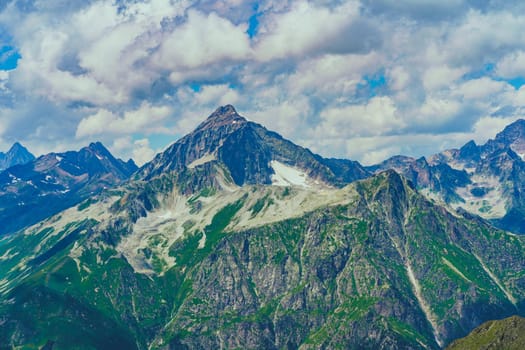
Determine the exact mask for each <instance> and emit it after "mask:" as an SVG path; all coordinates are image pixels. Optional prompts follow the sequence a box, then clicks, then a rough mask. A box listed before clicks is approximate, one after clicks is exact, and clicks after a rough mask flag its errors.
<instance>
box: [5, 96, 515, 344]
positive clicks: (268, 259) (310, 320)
mask: <svg viewBox="0 0 525 350" xmlns="http://www.w3.org/2000/svg"><path fill="white" fill-rule="evenodd" d="M408 163H410V161H409V162H408ZM427 165H428V166H432V165H430V164H428V162H427V164H426V165H425V163H424V162H421V163H420V165H418V167H420V168H421V169H422V168H424V167H426V166H427ZM404 166H405V165H404ZM408 166H409V164H408ZM444 171H448V168H445V170H444ZM364 177H366V178H364ZM363 178H364V179H363ZM524 238H525V237H524V236H518V235H514V234H511V233H508V232H506V231H503V230H501V229H497V228H495V227H494V226H492V225H491V224H490V223H489V222H487V221H486V220H484V219H483V218H481V217H479V216H475V215H472V214H470V213H468V212H466V211H464V210H460V211H455V210H452V209H450V208H448V207H444V206H441V205H440V204H439V203H437V202H436V201H434V202H433V201H431V200H429V199H428V198H427V197H426V196H424V195H422V194H421V193H420V192H419V191H418V188H417V186H416V185H415V184H414V182H412V181H411V180H408V179H407V178H406V177H404V176H402V175H400V174H399V173H398V172H396V171H394V170H385V171H379V170H378V172H377V174H375V175H373V176H371V175H370V173H369V172H368V171H367V170H364V169H363V168H362V167H361V166H360V165H358V164H357V163H355V162H351V161H343V160H336V159H325V158H322V157H320V156H318V155H315V154H313V153H312V152H310V151H309V150H307V149H305V148H302V147H300V146H297V145H294V144H293V143H292V142H290V141H288V140H286V139H284V138H282V137H281V136H279V135H278V134H276V133H274V132H271V131H268V130H267V129H265V128H264V127H263V126H261V125H259V124H256V123H252V122H250V121H247V120H246V119H245V118H243V117H241V116H239V115H238V114H237V112H236V111H235V109H234V108H233V107H232V106H225V107H221V108H219V109H218V110H217V111H215V112H214V113H213V114H212V115H211V116H210V117H209V118H208V119H207V120H205V121H204V122H203V123H202V124H201V125H199V126H198V127H197V129H196V130H195V131H193V132H192V133H190V134H189V135H187V136H185V137H183V138H182V139H180V140H179V141H177V142H175V143H174V144H173V145H172V146H170V147H169V148H168V149H167V150H166V151H165V152H163V153H160V154H159V155H157V156H156V157H155V159H154V160H153V161H152V162H150V163H148V164H146V165H144V166H143V167H142V168H141V169H139V171H138V172H136V173H135V174H134V175H133V176H132V179H131V180H129V181H127V182H125V183H124V184H122V185H121V186H120V187H117V188H113V189H108V190H106V191H102V192H101V193H100V194H99V195H97V196H96V197H91V198H90V199H89V200H88V201H85V202H83V203H81V204H78V205H75V206H72V207H70V208H68V209H66V210H63V211H61V212H60V213H58V214H57V215H54V216H52V217H49V218H47V219H45V220H43V221H41V222H39V223H36V224H35V225H33V226H31V227H28V228H26V229H24V230H23V231H21V232H19V233H17V234H12V235H9V236H6V237H4V238H3V239H1V240H0V257H1V259H0V342H1V343H0V348H11V347H15V348H16V347H27V348H42V347H47V348H48V349H49V348H52V349H69V348H87V349H117V348H118V349H220V348H223V349H334V348H344V349H439V348H443V347H445V346H446V345H447V344H449V343H451V342H452V341H453V340H455V339H457V338H459V337H463V336H465V335H467V334H468V333H469V332H470V331H472V330H473V329H474V328H475V327H477V326H479V325H480V324H481V323H483V322H484V321H488V320H491V319H495V318H503V317H507V316H511V315H515V314H521V315H523V314H524V313H525V274H523V270H524V269H523V267H524V266H525V249H524V246H525V241H524Z"/></svg>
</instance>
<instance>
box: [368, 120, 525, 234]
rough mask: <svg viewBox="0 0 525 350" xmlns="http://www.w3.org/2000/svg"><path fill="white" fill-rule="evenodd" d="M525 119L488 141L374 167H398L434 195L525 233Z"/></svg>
mask: <svg viewBox="0 0 525 350" xmlns="http://www.w3.org/2000/svg"><path fill="white" fill-rule="evenodd" d="M524 156H525V120H518V121H516V122H514V123H512V124H510V125H508V126H507V127H506V128H505V129H504V130H503V131H502V132H500V133H498V134H497V135H496V137H495V139H493V140H489V141H488V142H487V143H485V144H483V145H476V143H475V142H474V141H470V142H468V143H467V144H465V145H464V146H463V147H461V148H459V149H451V150H446V151H444V152H441V153H438V154H435V155H433V156H431V157H429V158H428V159H427V158H425V157H422V158H419V159H415V158H411V157H405V156H396V157H392V158H390V159H388V160H386V161H384V162H382V163H381V164H378V165H375V166H372V167H369V168H368V170H370V171H372V172H376V173H377V172H379V171H382V170H385V169H395V170H396V171H397V172H399V173H401V174H403V175H404V176H405V177H407V178H408V179H410V180H411V181H412V182H413V183H414V184H415V185H416V187H417V188H418V189H419V190H420V191H421V192H422V193H423V194H425V195H426V196H427V198H430V199H432V200H435V201H438V202H440V203H442V204H445V205H447V206H451V207H452V208H454V209H457V208H462V209H464V210H466V211H468V212H470V213H472V214H474V215H479V216H481V217H483V218H485V219H487V220H489V221H490V222H491V223H492V224H493V225H494V226H496V227H499V228H502V229H505V230H508V231H511V232H514V233H519V234H523V233H525V161H524Z"/></svg>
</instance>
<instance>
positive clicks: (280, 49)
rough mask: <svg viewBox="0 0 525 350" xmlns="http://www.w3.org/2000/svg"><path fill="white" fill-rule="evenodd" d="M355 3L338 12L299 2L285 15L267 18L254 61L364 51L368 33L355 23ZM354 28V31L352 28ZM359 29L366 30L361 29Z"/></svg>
mask: <svg viewBox="0 0 525 350" xmlns="http://www.w3.org/2000/svg"><path fill="white" fill-rule="evenodd" d="M358 13H359V6H358V3H357V2H353V1H350V2H347V3H345V4H344V5H341V6H339V7H337V8H334V9H330V8H326V7H317V6H315V5H312V4H311V3H309V2H306V1H301V2H297V3H295V4H294V6H293V7H292V8H291V9H290V10H289V11H287V12H284V13H280V14H277V15H275V16H270V17H268V18H266V20H265V21H264V23H263V24H262V27H261V29H260V33H261V39H260V41H259V42H258V44H257V46H256V49H255V50H256V59H258V60H262V61H266V60H271V59H279V58H284V57H288V56H290V55H292V56H294V55H301V54H306V53H311V52H312V51H314V50H319V49H320V50H321V51H327V52H330V51H338V52H350V51H360V50H363V49H366V46H367V44H368V43H367V42H365V40H364V37H363V35H361V36H359V39H357V37H358V35H356V36H353V35H352V33H351V32H352V29H353V31H354V32H356V33H354V34H358V32H359V31H363V32H364V33H361V34H367V29H368V30H369V31H370V30H371V28H361V27H359V25H358V24H357V23H354V21H356V20H357V17H358ZM353 24H355V26H354V27H352V25H353ZM362 27H366V26H365V25H362Z"/></svg>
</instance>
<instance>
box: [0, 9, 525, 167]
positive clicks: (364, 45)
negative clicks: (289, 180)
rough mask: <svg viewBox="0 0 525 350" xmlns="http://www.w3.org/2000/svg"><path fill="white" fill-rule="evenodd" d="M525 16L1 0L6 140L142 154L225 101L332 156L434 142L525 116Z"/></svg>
mask: <svg viewBox="0 0 525 350" xmlns="http://www.w3.org/2000/svg"><path fill="white" fill-rule="evenodd" d="M523 28H525V5H523V4H522V2H519V1H503V0H477V1H474V0H439V1H438V0H427V1H415V0H396V1H394V0H360V1H344V0H317V1H286V0H284V1H275V0H267V1H240V0H216V1H210V0H200V1H189V0H143V1H137V0H133V1H132V0H117V1H115V0H107V1H105V0H89V1H85V0H83V1H80V0H71V1H67V2H66V1H62V0H23V1H22V0H6V1H2V2H1V3H0V149H1V150H6V149H8V148H9V146H10V145H11V144H12V143H13V142H14V141H20V142H22V143H23V144H25V145H26V146H27V147H28V148H29V149H30V150H32V151H33V152H34V153H36V154H43V153H47V152H51V151H64V150H69V149H78V148H80V147H82V146H85V145H87V144H89V142H91V141H95V140H100V141H102V142H103V143H104V144H105V145H106V146H107V147H108V148H109V149H110V150H111V151H112V152H113V153H115V154H116V155H118V156H120V157H123V158H128V157H133V158H134V159H135V160H136V161H137V162H138V163H143V162H145V161H147V160H149V159H151V158H152V157H153V155H154V154H155V153H156V152H158V151H160V150H162V149H163V148H164V147H166V146H167V145H168V144H170V143H171V142H173V141H175V140H177V139H178V138H179V137H181V136H183V135H184V134H185V133H187V132H189V131H191V130H192V129H193V128H194V127H195V126H196V125H198V124H199V123H200V122H201V121H202V120H203V119H204V118H206V117H207V116H208V115H209V114H210V113H211V112H213V110H215V109H216V108H217V107H218V106H219V105H224V104H227V103H231V104H233V105H234V106H236V108H237V110H238V112H239V113H240V114H242V115H244V116H245V117H246V118H248V119H250V120H254V121H256V122H259V123H261V124H263V125H266V126H267V127H268V128H270V129H272V130H275V131H277V132H279V133H281V134H282V135H283V136H285V137H287V138H289V139H292V140H293V141H294V142H296V143H298V144H301V145H303V146H306V147H309V148H311V149H312V150H313V151H315V152H317V153H320V154H322V155H324V156H330V157H343V158H351V159H355V160H359V161H361V162H363V163H365V164H371V163H374V162H378V161H380V160H382V159H385V158H386V157H389V156H392V155H395V154H408V155H412V156H421V155H430V154H432V153H435V152H439V151H441V150H443V149H446V148H451V147H459V146H461V145H462V144H463V143H465V142H467V141H469V140H470V139H474V140H475V141H476V142H478V143H479V142H484V141H486V140H487V139H488V138H490V137H494V135H495V133H496V132H497V131H498V130H500V129H501V128H503V127H504V126H505V125H506V124H508V123H510V122H512V121H513V120H516V119H518V118H522V117H524V110H525V109H524V106H525V85H524V84H525V37H524V36H523V35H522V32H523Z"/></svg>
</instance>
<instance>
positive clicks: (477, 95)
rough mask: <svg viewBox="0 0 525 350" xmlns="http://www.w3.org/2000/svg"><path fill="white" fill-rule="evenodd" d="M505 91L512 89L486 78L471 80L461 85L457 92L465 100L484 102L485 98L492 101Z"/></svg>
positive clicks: (505, 84) (502, 83)
mask: <svg viewBox="0 0 525 350" xmlns="http://www.w3.org/2000/svg"><path fill="white" fill-rule="evenodd" d="M506 89H512V88H511V86H510V85H508V84H507V83H505V82H501V81H495V80H492V79H490V78H488V77H483V78H479V79H472V80H469V81H467V82H465V83H463V84H462V85H461V86H460V87H459V89H458V92H459V93H460V94H461V95H462V96H463V97H464V98H465V99H467V100H481V101H485V99H487V98H491V99H493V98H494V96H496V95H497V94H499V93H502V92H504V91H505V90H506Z"/></svg>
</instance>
